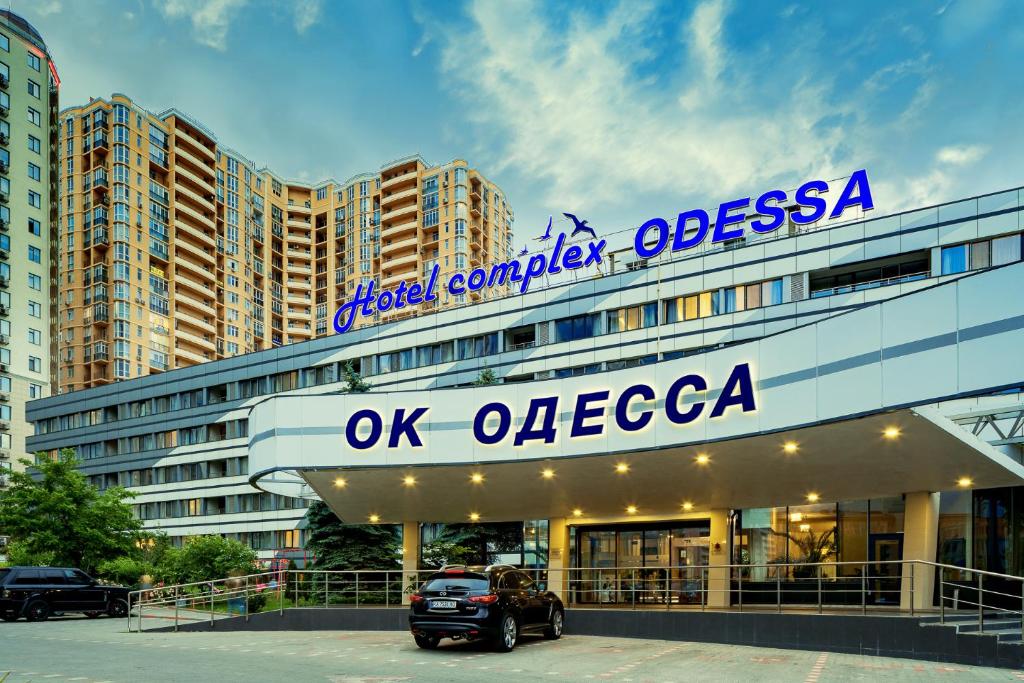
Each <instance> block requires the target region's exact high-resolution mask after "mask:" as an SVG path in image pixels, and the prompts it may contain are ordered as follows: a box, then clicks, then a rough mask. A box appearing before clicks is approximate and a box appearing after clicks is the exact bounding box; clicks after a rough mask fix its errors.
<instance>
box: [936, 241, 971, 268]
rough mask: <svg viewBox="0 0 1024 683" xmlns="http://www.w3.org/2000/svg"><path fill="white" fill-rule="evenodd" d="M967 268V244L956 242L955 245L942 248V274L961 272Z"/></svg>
mask: <svg viewBox="0 0 1024 683" xmlns="http://www.w3.org/2000/svg"><path fill="white" fill-rule="evenodd" d="M966 270H967V245H966V244H958V245H957V246H955V247H944V248H943V249H942V274H943V275H951V274H953V273H962V272H964V271H966Z"/></svg>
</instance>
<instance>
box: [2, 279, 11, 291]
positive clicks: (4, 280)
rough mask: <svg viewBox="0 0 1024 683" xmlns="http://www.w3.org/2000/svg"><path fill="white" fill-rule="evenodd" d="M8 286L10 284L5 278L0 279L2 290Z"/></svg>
mask: <svg viewBox="0 0 1024 683" xmlns="http://www.w3.org/2000/svg"><path fill="white" fill-rule="evenodd" d="M8 284H10V283H9V281H8V280H7V278H5V277H0V287H3V288H4V289H7V285H8Z"/></svg>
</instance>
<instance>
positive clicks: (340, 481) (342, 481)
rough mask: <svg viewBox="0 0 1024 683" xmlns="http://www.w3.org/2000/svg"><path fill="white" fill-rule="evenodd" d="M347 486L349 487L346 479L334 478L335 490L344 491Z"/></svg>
mask: <svg viewBox="0 0 1024 683" xmlns="http://www.w3.org/2000/svg"><path fill="white" fill-rule="evenodd" d="M346 486H348V482H347V481H345V478H344V477H335V478H334V488H337V489H343V488H345V487H346Z"/></svg>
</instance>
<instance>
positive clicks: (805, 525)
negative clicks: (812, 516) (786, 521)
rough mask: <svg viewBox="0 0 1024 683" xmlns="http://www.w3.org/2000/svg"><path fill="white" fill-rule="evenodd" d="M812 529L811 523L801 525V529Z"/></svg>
mask: <svg viewBox="0 0 1024 683" xmlns="http://www.w3.org/2000/svg"><path fill="white" fill-rule="evenodd" d="M810 530H811V525H810V524H801V525H800V531H803V532H808V531H810Z"/></svg>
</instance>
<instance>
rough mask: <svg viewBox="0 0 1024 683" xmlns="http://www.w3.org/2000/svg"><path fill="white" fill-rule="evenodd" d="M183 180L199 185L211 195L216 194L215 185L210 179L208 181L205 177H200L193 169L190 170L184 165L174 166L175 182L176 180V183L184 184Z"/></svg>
mask: <svg viewBox="0 0 1024 683" xmlns="http://www.w3.org/2000/svg"><path fill="white" fill-rule="evenodd" d="M182 180H187V181H188V182H190V183H192V184H193V185H195V186H196V187H198V188H199V189H200V190H202V191H203V192H207V193H209V194H211V195H215V194H216V192H215V190H214V187H213V185H212V184H211V183H210V182H209V181H207V180H205V179H203V178H200V177H199V176H198V175H196V174H195V173H193V172H192V171H190V170H188V169H187V168H185V167H184V166H175V167H174V182H175V185H178V186H180V185H181V184H182V182H181V181H182Z"/></svg>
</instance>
